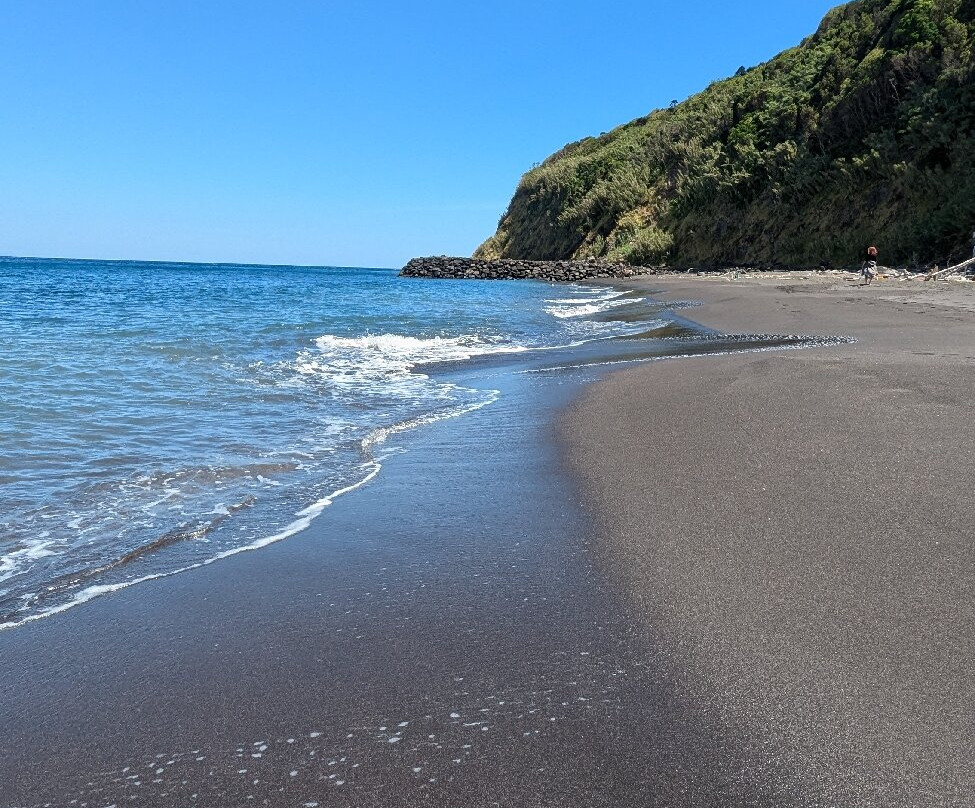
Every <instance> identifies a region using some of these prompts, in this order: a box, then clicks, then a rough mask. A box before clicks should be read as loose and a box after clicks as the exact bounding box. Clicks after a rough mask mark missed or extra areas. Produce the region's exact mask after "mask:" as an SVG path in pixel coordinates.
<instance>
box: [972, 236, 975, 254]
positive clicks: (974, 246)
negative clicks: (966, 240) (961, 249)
mask: <svg viewBox="0 0 975 808" xmlns="http://www.w3.org/2000/svg"><path fill="white" fill-rule="evenodd" d="M972 258H975V230H972Z"/></svg>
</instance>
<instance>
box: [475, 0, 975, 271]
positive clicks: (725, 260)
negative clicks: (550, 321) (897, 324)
mask: <svg viewBox="0 0 975 808" xmlns="http://www.w3.org/2000/svg"><path fill="white" fill-rule="evenodd" d="M973 40H975V0H893V2H892V1H891V0H857V1H856V2H852V3H848V4H846V5H843V6H839V7H837V8H835V9H833V10H832V11H830V12H829V13H828V14H827V15H826V17H825V18H824V19H823V21H822V23H821V24H820V26H819V30H818V31H816V33H815V34H813V35H812V36H810V37H808V38H807V39H805V40H804V41H803V42H802V43H801V44H800V45H798V46H797V47H795V48H793V49H791V50H787V51H785V52H784V53H781V54H779V55H778V56H776V57H775V58H773V59H771V60H770V61H768V62H766V63H764V64H761V65H758V66H757V67H754V68H751V69H749V70H745V69H744V68H742V69H741V70H739V71H738V73H737V74H736V75H735V76H734V77H732V78H729V79H726V80H723V81H720V82H716V83H715V84H712V85H711V86H710V87H708V88H707V89H706V90H704V91H703V92H701V93H699V94H698V95H695V96H692V97H691V98H689V99H687V100H686V101H684V102H683V103H681V104H677V105H675V106H672V107H671V108H669V109H662V110H656V111H654V112H651V113H650V114H649V115H647V116H646V117H644V118H639V119H637V120H635V121H632V122H631V123H628V124H625V125H623V126H620V127H618V128H617V129H615V130H613V131H612V132H609V133H607V134H605V135H601V136H600V137H591V138H586V139H584V140H581V141H579V142H578V143H572V144H569V145H568V146H566V147H565V148H563V149H562V150H561V151H559V152H557V153H556V154H554V155H552V156H551V157H549V158H548V159H547V160H545V161H544V162H543V163H542V164H541V165H540V166H538V167H537V168H534V169H532V170H531V171H529V172H528V173H527V174H525V175H524V177H522V179H521V182H520V183H519V185H518V188H517V190H516V191H515V194H514V197H513V199H512V200H511V203H510V205H509V206H508V210H507V211H506V212H505V213H504V215H503V216H502V218H501V221H500V222H499V226H498V231H497V233H495V235H494V236H492V237H491V238H489V239H488V240H487V241H486V242H485V243H484V244H482V245H481V246H480V247H479V248H478V250H477V251H476V252H475V254H474V255H475V257H476V258H481V259H496V258H510V259H533V260H555V259H570V258H572V259H584V258H588V257H592V256H595V257H598V258H601V259H606V260H608V261H625V262H627V263H630V264H647V265H652V264H661V263H669V264H672V265H675V266H691V265H726V264H754V265H761V264H775V265H785V266H815V265H820V264H826V265H842V264H847V263H851V262H854V261H856V260H857V259H858V258H859V257H860V256H861V254H862V252H863V249H864V248H865V246H866V245H868V244H877V245H878V246H880V247H881V254H882V258H883V261H884V263H887V264H894V263H902V264H910V263H924V262H938V261H940V262H944V261H946V260H947V259H949V258H957V257H959V256H960V255H961V254H962V253H963V252H966V253H967V252H970V249H971V247H970V246H969V238H970V235H971V233H972V229H973V227H975V64H973V48H972V46H973Z"/></svg>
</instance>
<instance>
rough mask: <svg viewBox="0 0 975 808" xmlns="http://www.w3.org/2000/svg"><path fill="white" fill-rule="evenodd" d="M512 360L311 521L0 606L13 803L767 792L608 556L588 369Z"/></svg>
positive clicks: (94, 807)
mask: <svg viewBox="0 0 975 808" xmlns="http://www.w3.org/2000/svg"><path fill="white" fill-rule="evenodd" d="M490 381H491V383H495V382H498V381H499V380H495V379H491V380H490ZM500 381H502V382H504V384H506V385H507V387H506V388H505V390H504V395H503V396H502V399H501V400H500V401H499V402H498V404H496V405H494V406H492V407H488V408H485V409H483V410H480V411H478V412H476V413H472V414H470V415H469V416H467V417H465V418H461V419H455V420H452V421H445V422H441V423H439V424H435V425H432V426H429V427H427V428H424V429H422V430H418V431H416V432H414V433H408V434H407V435H404V442H403V446H404V448H407V449H408V451H407V452H406V453H397V454H393V455H392V456H390V457H388V458H387V459H386V460H385V466H384V468H383V470H382V472H381V473H380V474H379V476H378V477H377V478H376V479H375V480H374V481H373V482H372V483H370V484H369V485H368V486H365V487H363V488H362V489H360V490H359V491H357V492H355V494H352V495H349V496H346V497H342V498H340V499H338V500H337V501H336V502H335V504H334V505H333V506H332V507H331V508H330V509H329V510H328V511H327V512H326V514H325V515H323V516H322V517H321V518H320V519H319V520H318V521H316V522H315V523H314V524H313V526H312V527H311V528H310V529H309V530H308V531H306V532H305V533H302V534H300V535H298V536H295V537H292V538H291V539H289V540H287V541H284V542H281V543H279V544H275V545H272V546H269V547H266V548H264V549H262V550H261V551H258V552H251V553H244V554H241V555H238V556H234V557H232V558H229V559H226V560H225V561H223V562H221V563H218V564H213V565H211V566H209V567H206V568H202V569H198V570H194V571H192V572H189V573H186V574H182V575H177V576H174V577H171V578H166V579H159V580H156V581H151V582H148V583H145V584H142V585H138V586H134V587H131V588H129V589H125V590H122V591H119V592H116V593H114V594H112V595H110V596H105V597H102V598H97V599H95V600H93V601H91V602H89V603H87V604H84V605H83V606H79V607H77V608H74V609H71V610H69V611H67V612H64V613H63V614H60V615H56V616H54V617H51V618H48V619H43V620H40V621H37V622H35V623H31V624H27V625H24V626H21V627H19V628H17V629H14V630H10V631H4V632H0V693H2V694H3V698H2V699H0V727H2V728H3V732H2V733H0V806H3V807H4V808H10V807H11V806H16V807H17V808H20V807H21V806H32V808H33V807H34V806H46V805H51V806H57V807H58V808H62V807H64V806H80V808H107V806H110V805H117V806H130V805H131V806H151V807H152V808H155V807H156V806H160V807H162V806H166V807H169V806H172V808H183V807H184V806H206V807H207V808H229V807H230V806H234V807H236V806H246V805H264V806H275V808H277V806H295V808H301V807H302V806H314V805H316V804H317V805H319V806H350V808H351V807H352V806H354V807H355V808H370V806H377V807H378V806H382V807H383V808H386V806H389V808H393V806H396V808H400V807H402V806H458V807H459V806H464V808H480V807H481V806H545V807H546V808H547V807H549V806H596V807H602V806H605V808H615V806H620V805H640V806H646V805H649V806H652V805H661V806H663V805H680V804H693V805H710V804H720V803H722V802H724V803H729V804H730V803H733V802H739V801H741V800H745V801H748V800H751V799H752V797H751V795H750V794H749V793H747V789H748V788H750V787H751V786H750V785H748V784H741V783H740V782H738V781H737V779H736V778H735V776H734V772H733V765H732V764H733V763H734V762H735V760H736V759H735V756H734V755H729V754H727V753H726V752H724V751H723V750H724V749H726V748H727V741H726V740H725V739H723V738H720V737H718V736H715V735H714V734H713V733H712V731H711V730H710V729H706V728H705V727H703V726H701V725H698V724H697V723H695V720H694V718H693V717H692V716H691V715H689V713H688V712H687V710H686V709H685V705H684V704H683V703H682V702H681V700H680V699H678V698H676V697H675V694H674V689H673V686H672V684H671V682H669V681H668V680H667V679H666V677H664V676H662V675H661V673H660V671H661V664H660V662H659V660H657V658H656V653H655V651H654V649H653V647H652V645H648V644H646V642H645V638H644V637H643V636H637V635H634V634H633V632H632V631H631V625H630V622H629V619H628V618H626V617H625V615H624V614H623V612H622V610H621V604H620V602H619V601H618V600H617V599H616V598H615V593H614V591H613V590H612V589H610V588H608V587H606V586H605V585H604V582H602V581H601V580H599V578H598V577H597V576H596V574H595V572H594V567H593V565H592V563H591V560H590V558H589V554H588V546H589V545H588V539H589V533H588V525H587V523H586V520H585V519H584V518H583V514H582V513H581V511H580V509H579V508H578V507H577V506H576V505H575V503H574V499H573V496H574V491H573V486H572V484H571V481H570V480H569V479H568V478H567V477H566V475H564V474H561V473H559V471H558V469H559V457H558V454H557V451H556V443H555V441H554V439H553V429H554V420H555V418H556V415H557V413H558V412H559V411H560V409H561V408H562V407H563V406H564V405H565V404H566V403H567V400H568V399H569V398H570V397H571V396H572V395H574V394H575V391H576V390H577V389H578V382H572V381H571V380H570V379H569V378H568V377H567V376H566V375H565V374H552V375H546V376H528V375H520V376H514V377H510V378H508V379H507V380H503V379H502V380H500ZM540 390H541V392H542V393H543V394H542V395H541V396H539V395H538V393H539V391H540ZM528 407H530V409H526V408H528ZM526 415H527V416H528V417H526Z"/></svg>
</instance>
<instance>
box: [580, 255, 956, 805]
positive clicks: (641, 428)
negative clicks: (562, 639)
mask: <svg viewBox="0 0 975 808" xmlns="http://www.w3.org/2000/svg"><path fill="white" fill-rule="evenodd" d="M627 286H628V287H634V286H635V287H637V288H640V289H644V290H651V291H653V292H654V293H656V294H658V295H659V296H660V297H661V298H662V299H667V300H688V299H693V300H699V301H703V302H704V303H705V305H704V306H702V307H700V308H696V309H693V310H692V311H689V312H687V315H688V316H689V317H691V318H692V319H694V320H696V321H697V322H700V323H703V324H705V325H709V326H712V327H714V328H716V329H719V330H721V331H727V332H732V333H734V332H741V331H748V332H763V331H764V332H772V333H803V334H842V335H849V336H852V337H855V338H856V340H857V342H856V343H855V344H852V345H849V346H841V347H829V348H823V349H811V350H804V351H799V352H787V353H753V354H744V355H737V356H722V357H701V358H694V359H688V360H680V361H666V362H655V363H648V364H644V365H641V366H640V367H638V368H635V369H631V370H627V371H625V372H622V373H619V374H616V375H613V376H612V377H610V378H609V379H607V380H605V381H603V382H601V383H598V384H596V385H594V386H593V387H591V388H589V389H588V390H587V391H586V393H585V394H584V395H583V396H582V397H581V399H580V400H578V401H577V402H576V403H575V404H574V405H573V406H572V407H571V409H570V411H569V412H568V414H567V415H566V416H565V418H564V419H563V423H562V431H561V434H562V437H563V440H564V441H565V443H566V446H567V449H568V455H569V458H570V463H571V465H572V467H573V468H574V470H575V472H576V474H577V475H578V478H579V479H580V480H581V481H582V488H583V499H584V501H585V502H587V503H588V505H589V507H591V508H592V510H593V512H594V513H595V514H596V518H597V520H598V527H597V529H596V531H595V536H596V548H597V552H598V555H599V558H600V564H601V569H602V570H603V572H604V574H605V575H606V576H607V578H608V579H610V580H618V581H620V582H621V585H622V588H623V590H624V591H625V593H626V595H625V597H626V598H627V602H628V609H629V613H630V614H631V615H632V616H633V618H634V620H635V621H636V622H637V623H638V624H640V625H642V626H643V631H644V632H645V633H646V636H648V637H652V638H653V642H654V643H655V644H656V647H657V648H658V651H659V655H660V659H662V661H663V665H664V668H663V670H664V672H665V674H666V676H667V677H668V678H669V679H671V680H672V681H673V682H675V693H676V696H677V697H678V698H680V699H681V700H682V701H683V702H684V703H685V704H688V705H692V706H691V708H690V709H691V712H692V714H693V715H694V718H695V720H696V721H698V722H700V724H701V725H702V726H703V727H706V728H708V729H709V730H710V731H711V733H712V734H714V735H716V736H718V735H720V736H722V737H725V738H727V739H729V741H730V744H731V747H729V754H730V755H732V756H738V757H740V759H741V761H742V766H741V769H740V777H741V781H742V783H743V784H747V785H749V786H756V785H757V786H759V787H760V786H761V785H762V784H768V783H775V784H777V786H778V788H779V789H780V790H781V791H783V792H785V793H788V794H789V795H791V799H790V802H794V803H796V804H801V805H810V806H812V805H816V806H826V805H838V806H878V808H879V807H880V806H885V807H886V808H890V807H891V806H904V808H907V806H958V808H961V806H970V805H973V804H975V767H973V766H972V761H973V760H975V720H973V710H972V704H975V662H973V660H975V643H973V635H975V424H973V418H972V402H973V400H975V293H973V292H972V288H973V287H972V285H969V284H943V285H937V284H934V283H931V284H925V283H923V282H915V283H914V284H909V283H898V282H876V283H874V284H873V285H871V286H870V287H861V286H859V285H857V283H856V281H855V280H854V279H852V277H847V276H828V275H827V276H820V275H817V274H815V273H813V274H810V275H807V276H802V275H793V276H787V277H775V276H772V277H764V278H759V279H735V280H732V279H731V278H730V276H728V277H724V278H719V277H701V278H697V277H687V276H684V277H680V276H669V277H653V278H648V279H645V280H639V281H634V282H633V283H628V284H627ZM687 804H689V805H692V804H695V803H693V802H688V803H687ZM769 804H778V803H769Z"/></svg>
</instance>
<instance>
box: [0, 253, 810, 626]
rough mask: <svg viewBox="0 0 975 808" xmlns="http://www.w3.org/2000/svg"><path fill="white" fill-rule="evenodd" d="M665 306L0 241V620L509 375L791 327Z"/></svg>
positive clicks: (355, 466)
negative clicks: (89, 254) (51, 253)
mask: <svg viewBox="0 0 975 808" xmlns="http://www.w3.org/2000/svg"><path fill="white" fill-rule="evenodd" d="M687 305H688V306H690V305H691V304H687ZM682 309H683V306H681V305H674V304H670V306H669V308H664V307H663V306H661V305H659V304H656V303H654V302H653V300H651V299H648V298H647V297H645V296H644V295H641V294H638V293H635V292H632V291H625V290H620V289H618V288H612V287H608V286H607V287H600V286H594V285H569V284H563V285H554V284H548V283H541V282H528V281H443V280H440V281H438V280H421V279H412V278H399V277H397V272H396V271H395V270H389V269H362V268H341V267H292V266H249V265H247V266H245V265H231V264H181V263H159V262H131V261H81V260H57V259H33V258H3V259H0V312H2V314H0V402H2V408H0V447H2V448H0V629H4V628H6V629H10V628H13V627H16V626H18V625H22V624H23V623H25V622H29V621H33V620H36V619H38V618H41V617H45V616H49V615H53V614H56V613H58V612H61V611H64V610H65V609H68V608H70V607H72V606H75V605H78V604H81V603H84V602H86V601H89V600H91V599H92V598H94V597H96V596H98V595H102V594H105V593H108V592H112V591H114V590H117V589H120V588H123V587H128V586H132V585H134V584H138V583H140V582H143V581H147V580H151V579H154V578H159V577H162V576H167V575H173V574H176V573H178V572H182V571H186V570H189V569H193V568H196V567H200V566H202V565H207V564H211V563H214V562H216V561H219V560H220V559H223V558H226V557H228V556H231V555H235V554H238V553H241V552H246V551H258V550H259V549H260V548H261V547H264V546H266V545H268V544H271V543H274V542H277V541H281V540H284V539H287V538H288V537H289V536H292V535H294V534H296V533H298V532H300V531H302V530H303V529H305V528H306V527H308V525H309V524H311V522H312V521H313V520H314V519H316V518H317V517H319V516H321V515H322V514H323V513H325V512H327V508H328V506H329V505H330V504H331V503H332V502H333V501H334V500H335V499H336V498H337V497H339V496H342V495H345V494H349V493H351V492H353V491H355V490H356V489H359V488H361V487H363V486H366V485H368V483H369V482H370V481H371V480H373V479H374V478H375V477H376V476H377V475H379V474H381V473H382V467H383V462H384V460H385V459H386V458H388V457H389V456H390V455H391V454H392V453H397V452H403V451H407V450H408V449H407V444H408V441H406V440H405V436H406V435H408V434H409V433H410V432H411V431H413V430H416V429H422V428H423V427H424V425H428V424H431V423H434V422H436V421H440V420H443V419H452V418H461V419H462V418H464V417H465V415H467V414H469V413H471V412H474V411H476V410H478V409H481V408H484V407H490V406H493V405H495V404H496V403H497V402H498V401H499V400H501V399H502V398H503V395H504V393H503V390H504V388H505V385H504V384H503V383H501V381H502V380H503V378H505V377H510V375H511V374H527V375H526V378H531V374H551V373H556V374H557V373H567V372H570V371H572V370H573V369H579V368H590V369H597V370H594V371H593V372H604V371H605V369H607V368H612V367H614V366H617V365H620V364H625V363H628V362H633V361H640V360H646V359H657V358H663V357H668V356H685V355H688V354H695V353H708V352H715V351H722V352H723V351H729V350H735V351H738V350H765V349H769V348H782V347H796V346H800V345H803V344H807V342H808V341H805V340H803V339H802V338H798V337H762V336H751V337H744V336H725V335H717V334H714V333H713V332H711V331H709V330H708V329H705V328H702V327H700V326H697V325H695V324H694V323H693V322H691V321H690V320H687V319H685V318H684V317H683V316H682V314H681V311H682ZM512 417H525V414H524V413H520V414H512Z"/></svg>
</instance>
